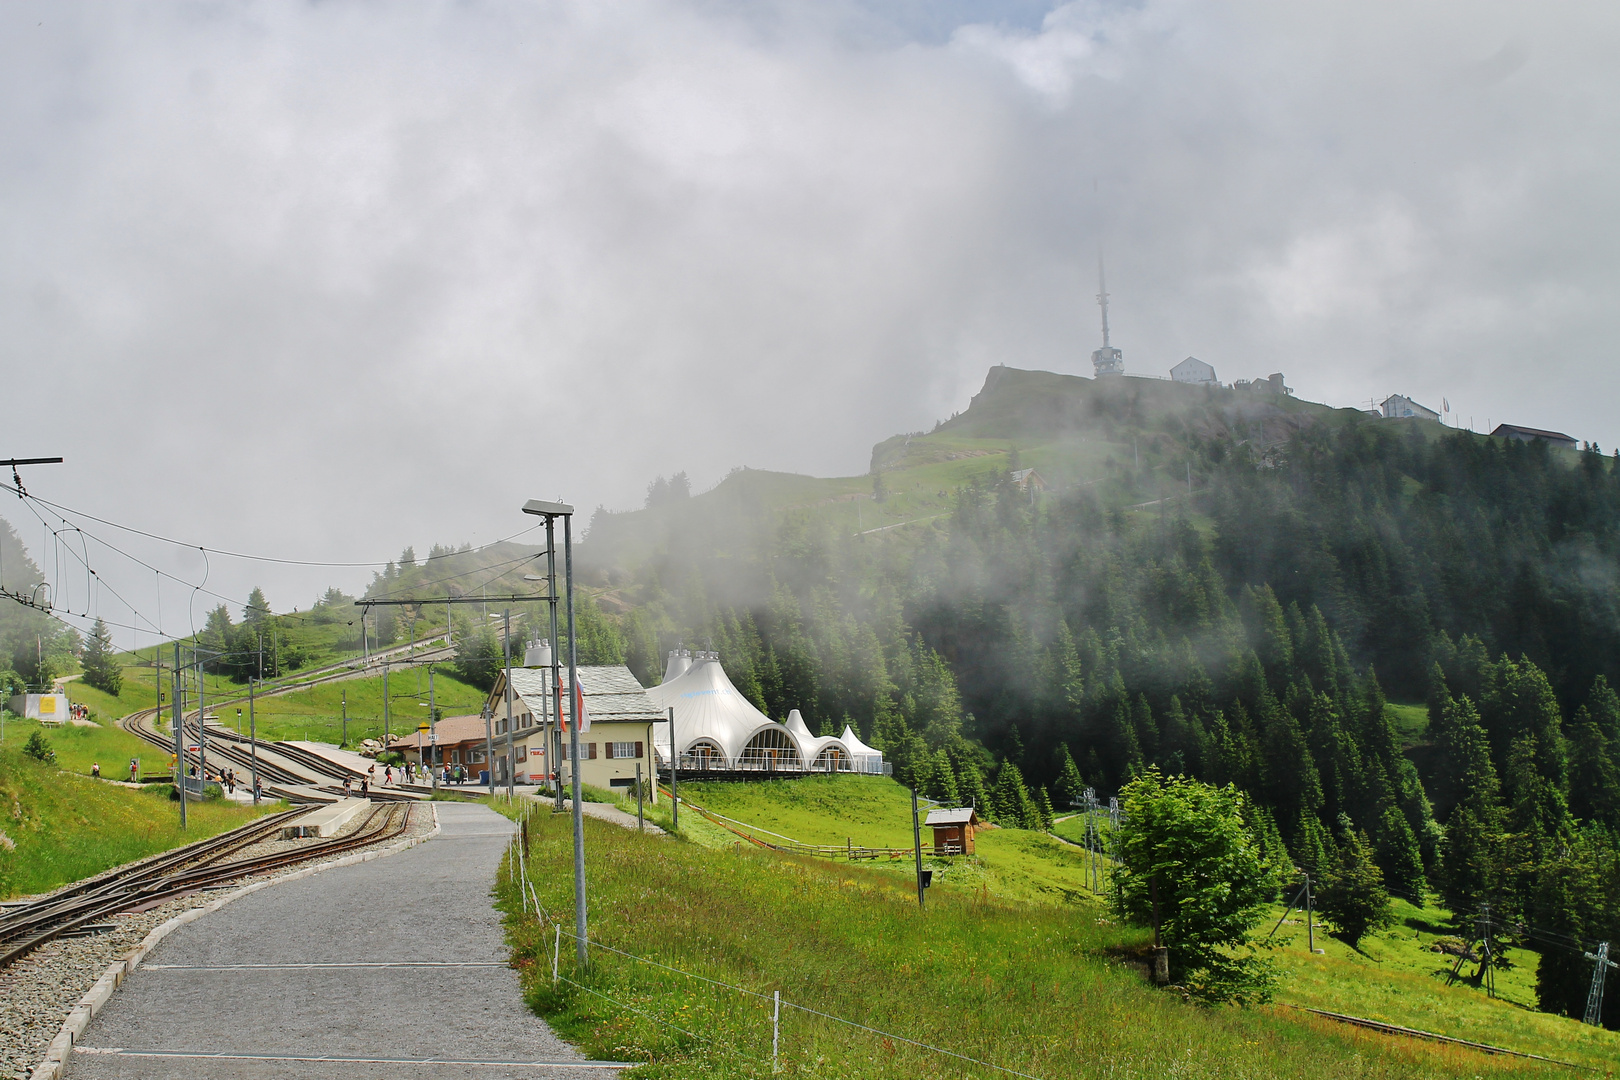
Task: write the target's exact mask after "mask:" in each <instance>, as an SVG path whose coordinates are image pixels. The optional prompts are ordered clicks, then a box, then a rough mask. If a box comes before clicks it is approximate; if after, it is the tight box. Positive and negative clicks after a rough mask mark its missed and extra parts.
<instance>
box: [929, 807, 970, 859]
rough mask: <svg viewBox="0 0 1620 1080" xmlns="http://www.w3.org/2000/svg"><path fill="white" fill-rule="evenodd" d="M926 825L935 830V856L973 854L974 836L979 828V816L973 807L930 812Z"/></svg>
mask: <svg viewBox="0 0 1620 1080" xmlns="http://www.w3.org/2000/svg"><path fill="white" fill-rule="evenodd" d="M924 824H926V825H927V826H928V827H929V828H930V829H933V830H934V854H935V855H971V854H973V834H974V832H975V831H976V830H977V829H978V827H979V815H978V814H976V813H974V812H973V808H972V807H971V806H964V807H960V808H958V809H955V810H930V811H928V819H927V820H926V821H925V822H924Z"/></svg>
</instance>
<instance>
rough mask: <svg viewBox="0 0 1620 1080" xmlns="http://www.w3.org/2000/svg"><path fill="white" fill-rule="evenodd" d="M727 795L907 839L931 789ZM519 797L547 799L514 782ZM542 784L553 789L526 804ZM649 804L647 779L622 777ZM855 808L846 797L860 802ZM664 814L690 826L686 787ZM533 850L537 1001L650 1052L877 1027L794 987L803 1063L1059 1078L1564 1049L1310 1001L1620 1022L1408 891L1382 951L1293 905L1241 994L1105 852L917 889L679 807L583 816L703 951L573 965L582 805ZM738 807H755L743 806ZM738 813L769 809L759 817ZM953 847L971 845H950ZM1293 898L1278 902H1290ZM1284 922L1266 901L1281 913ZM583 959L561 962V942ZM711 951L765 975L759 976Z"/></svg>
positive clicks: (744, 1073)
mask: <svg viewBox="0 0 1620 1080" xmlns="http://www.w3.org/2000/svg"><path fill="white" fill-rule="evenodd" d="M681 793H682V795H683V797H685V798H690V799H691V800H692V801H693V802H694V803H697V804H698V805H701V806H703V807H705V808H706V809H709V810H711V811H713V812H715V813H718V814H724V815H726V816H727V817H729V818H734V819H736V820H737V821H740V822H747V823H748V825H750V826H753V829H752V830H751V831H753V833H754V834H755V835H762V832H761V830H767V829H768V830H770V831H773V832H777V833H780V834H782V835H784V836H790V837H792V838H793V839H795V840H798V841H801V842H806V843H836V842H840V841H847V840H849V839H853V841H854V842H855V843H856V844H860V843H862V842H863V841H864V842H866V843H868V844H871V845H873V846H880V845H883V844H887V843H890V842H893V841H899V840H903V841H906V842H909V839H910V835H909V834H910V797H909V794H908V793H907V792H906V791H905V790H904V789H903V788H901V787H900V786H899V785H897V784H894V783H893V782H892V781H886V780H882V779H880V778H869V777H831V778H823V777H818V778H810V779H806V780H798V781H771V782H765V783H754V784H713V783H710V784H695V783H694V784H682V785H681ZM495 802H496V805H497V809H500V810H502V812H505V813H508V814H515V813H519V812H521V809H522V807H523V805H524V803H525V800H521V799H520V800H517V802H516V803H515V804H514V803H508V802H507V801H506V800H504V799H498V800H496V801H495ZM530 805H532V804H530ZM619 805H620V806H621V808H627V809H629V810H630V811H631V812H634V809H635V803H634V800H633V799H632V800H628V801H625V800H620V802H619ZM845 811H847V812H848V814H849V818H848V819H847V820H845V819H843V818H841V817H840V814H841V813H843V812H845ZM648 820H649V821H653V822H655V823H658V824H661V825H663V826H665V827H666V828H667V827H668V826H669V823H670V822H669V814H668V801H667V800H661V802H660V805H659V806H658V807H657V808H656V809H653V808H651V807H650V806H649V807H648ZM530 823H531V824H530V827H531V837H532V840H531V843H532V845H533V848H532V851H531V854H530V858H529V860H528V863H527V865H528V867H529V871H530V879H531V882H532V885H533V888H534V889H535V890H536V893H537V895H538V897H539V899H540V903H541V905H542V907H543V909H544V912H545V917H544V918H542V919H536V918H535V917H534V914H533V913H532V911H531V912H530V913H528V914H524V913H523V912H522V911H521V907H520V904H519V902H518V898H517V893H516V889H515V887H514V883H513V878H512V873H511V872H512V869H513V868H512V867H510V866H509V867H508V868H507V869H506V870H505V871H503V877H502V879H501V884H500V887H499V890H498V894H499V896H500V897H501V900H500V903H501V906H502V907H503V909H504V910H506V912H507V913H508V917H509V934H510V939H511V943H512V947H513V956H514V963H515V964H516V965H517V966H518V967H519V969H520V970H521V971H522V972H523V980H524V987H525V993H526V995H527V997H528V1000H529V1001H530V1003H531V1004H532V1005H533V1007H534V1008H535V1009H536V1010H537V1011H538V1012H539V1013H540V1014H541V1015H543V1016H545V1017H546V1018H547V1019H548V1021H550V1022H551V1023H553V1024H554V1025H555V1026H556V1027H557V1028H558V1030H559V1032H560V1033H562V1034H563V1035H564V1036H565V1037H567V1038H569V1039H571V1040H576V1041H578V1042H580V1043H581V1044H582V1045H583V1046H584V1047H585V1048H586V1050H587V1052H589V1053H591V1054H593V1055H594V1056H598V1057H611V1058H615V1059H617V1060H635V1061H643V1062H646V1063H647V1064H645V1065H643V1066H642V1067H641V1068H640V1069H638V1070H636V1071H634V1072H632V1073H631V1074H630V1075H631V1076H634V1077H638V1078H641V1077H689V1076H715V1077H755V1076H759V1077H763V1076H767V1075H771V1054H770V1051H771V1044H770V1040H771V1023H770V1008H771V1000H770V995H771V994H772V993H773V992H775V991H780V992H781V994H782V997H783V1000H784V1002H787V1003H791V1005H794V1006H807V1007H810V1008H813V1009H816V1010H819V1011H821V1012H825V1013H830V1014H833V1015H835V1016H838V1017H842V1018H844V1019H847V1020H852V1021H856V1022H858V1023H860V1024H864V1025H867V1026H869V1027H872V1028H877V1029H880V1031H881V1032H883V1033H885V1034H872V1033H870V1032H864V1031H861V1030H859V1029H857V1028H854V1027H850V1026H848V1025H845V1024H842V1023H838V1022H835V1021H832V1020H828V1019H825V1018H819V1017H816V1016H814V1015H811V1014H809V1013H806V1012H803V1011H802V1010H800V1009H797V1008H791V1007H785V1008H784V1011H783V1022H782V1027H781V1032H780V1039H781V1043H780V1059H779V1064H780V1066H781V1069H782V1073H781V1075H802V1076H814V1077H890V1076H893V1077H916V1076H928V1077H946V1076H951V1077H955V1076H961V1077H978V1076H986V1077H988V1076H995V1075H1006V1074H1004V1073H1001V1074H998V1073H996V1072H994V1071H993V1070H989V1069H986V1068H984V1067H982V1066H979V1065H973V1064H970V1063H967V1062H964V1061H962V1060H960V1059H957V1058H951V1057H948V1056H944V1055H941V1054H938V1053H935V1052H931V1051H925V1050H921V1049H918V1048H917V1047H914V1046H910V1045H909V1044H907V1043H905V1042H903V1041H900V1040H899V1039H897V1038H895V1036H901V1037H904V1038H906V1039H914V1040H917V1041H920V1042H924V1043H928V1044H931V1045H933V1046H936V1047H940V1048H944V1049H949V1050H953V1051H956V1052H957V1053H960V1054H965V1055H967V1056H969V1057H973V1058H977V1059H980V1060H982V1061H988V1062H991V1063H994V1064H996V1065H999V1066H1002V1067H1004V1068H1009V1069H1014V1070H1017V1071H1019V1072H1022V1073H1026V1074H1028V1075H1031V1076H1036V1077H1041V1078H1056V1077H1130V1076H1141V1077H1157V1076H1175V1077H1210V1078H1226V1077H1245V1078H1247V1077H1255V1078H1258V1077H1295V1076H1298V1077H1307V1076H1308V1077H1321V1076H1331V1077H1380V1078H1383V1077H1389V1078H1395V1077H1401V1078H1405V1077H1491V1076H1509V1075H1526V1074H1543V1073H1548V1072H1557V1073H1560V1074H1563V1073H1567V1072H1568V1070H1567V1069H1564V1068H1561V1067H1557V1066H1552V1065H1546V1064H1542V1063H1537V1062H1534V1061H1529V1060H1525V1059H1516V1058H1508V1057H1495V1056H1488V1055H1484V1054H1481V1053H1478V1052H1475V1051H1471V1050H1467V1049H1463V1048H1458V1047H1448V1046H1444V1045H1441V1044H1435V1043H1429V1042H1423V1041H1416V1040H1408V1039H1400V1038H1391V1037H1388V1036H1383V1035H1377V1034H1373V1033H1370V1032H1366V1031H1363V1030H1361V1029H1356V1028H1351V1027H1347V1026H1344V1025H1341V1024H1338V1023H1335V1022H1332V1021H1328V1020H1325V1019H1321V1018H1318V1017H1315V1016H1313V1015H1311V1014H1308V1013H1304V1012H1301V1011H1299V1010H1298V1009H1296V1008H1292V1007H1290V1006H1307V1007H1312V1008H1320V1009H1324V1010H1328V1011H1333V1012H1345V1013H1350V1014H1353V1015H1358V1016H1369V1017H1373V1018H1376V1019H1382V1020H1386V1021H1389V1022H1392V1023H1397V1024H1402V1025H1405V1026H1410V1027H1417V1028H1421V1029H1425V1030H1430V1031H1436V1032H1440V1033H1444V1034H1450V1035H1454V1036H1457V1037H1459V1038H1466V1039H1471V1040H1475V1041H1480V1042H1485V1043H1491V1044H1494V1045H1500V1046H1507V1047H1510V1048H1514V1049H1519V1050H1522V1051H1525V1052H1529V1053H1537V1054H1543V1055H1546V1056H1548V1057H1554V1058H1559V1059H1562V1060H1567V1061H1573V1062H1577V1063H1580V1064H1584V1065H1587V1066H1590V1067H1593V1068H1598V1069H1600V1070H1602V1069H1605V1068H1612V1066H1613V1063H1614V1062H1615V1061H1617V1060H1620V1035H1617V1034H1616V1033H1614V1032H1606V1031H1601V1030H1597V1029H1592V1028H1586V1027H1584V1026H1582V1025H1580V1024H1578V1023H1575V1022H1573V1021H1571V1020H1568V1019H1564V1018H1559V1017H1553V1016H1548V1015H1546V1014H1540V1013H1535V1012H1533V1011H1531V1010H1530V1009H1529V1008H1528V1007H1527V1006H1528V1003H1529V1002H1530V1001H1531V1000H1533V996H1532V995H1531V993H1530V990H1529V987H1530V986H1531V984H1532V983H1533V980H1534V960H1535V955H1534V954H1531V953H1516V954H1515V955H1516V956H1517V958H1518V960H1519V962H1520V966H1519V967H1518V968H1516V969H1515V970H1513V971H1509V972H1504V973H1502V974H1501V975H1500V976H1499V978H1498V992H1499V994H1500V995H1501V996H1500V997H1499V998H1498V999H1497V1000H1491V999H1489V998H1487V997H1486V996H1485V995H1484V994H1483V993H1482V992H1481V991H1480V990H1478V989H1476V988H1474V987H1472V986H1468V985H1466V984H1459V985H1457V986H1452V987H1447V986H1446V985H1445V979H1444V977H1443V976H1444V970H1445V967H1446V965H1445V961H1446V959H1447V958H1446V957H1443V956H1442V955H1441V954H1438V953H1434V952H1432V951H1430V950H1431V947H1432V945H1433V942H1434V940H1435V939H1436V938H1437V937H1438V936H1441V935H1443V934H1444V933H1445V932H1446V931H1445V928H1444V926H1443V925H1442V923H1443V920H1444V917H1445V913H1444V912H1442V911H1439V910H1437V909H1435V908H1432V907H1430V908H1424V909H1418V908H1414V907H1411V906H1410V905H1405V904H1404V903H1398V904H1397V913H1398V915H1399V917H1400V920H1399V923H1398V925H1397V926H1396V927H1394V928H1393V929H1391V930H1390V931H1388V932H1387V933H1384V934H1379V935H1374V936H1372V937H1369V938H1368V939H1366V940H1364V941H1363V942H1362V949H1361V951H1359V952H1358V951H1356V950H1353V949H1350V948H1348V947H1347V946H1345V945H1344V944H1343V943H1341V942H1339V941H1337V940H1336V939H1333V938H1331V937H1329V936H1327V935H1326V934H1325V933H1323V932H1322V930H1321V929H1320V927H1319V928H1318V931H1317V936H1316V945H1317V947H1318V948H1321V949H1323V950H1324V953H1325V955H1312V954H1309V953H1307V952H1306V949H1305V942H1304V925H1303V920H1302V919H1300V918H1299V917H1297V916H1296V917H1295V918H1293V919H1290V920H1289V922H1288V923H1286V924H1285V925H1284V926H1283V927H1282V929H1281V930H1280V931H1279V932H1278V934H1277V938H1276V943H1277V944H1278V946H1279V947H1278V948H1277V949H1276V950H1275V951H1274V952H1272V953H1271V956H1272V957H1273V958H1274V960H1275V962H1276V963H1277V964H1278V967H1279V971H1280V974H1281V981H1280V984H1279V993H1278V998H1277V1002H1276V1003H1275V1004H1273V1005H1270V1006H1265V1007H1258V1008H1251V1009H1238V1008H1214V1009H1212V1008H1208V1007H1204V1006H1199V1005H1195V1004H1191V1003H1189V1002H1187V1001H1185V1000H1183V998H1182V997H1181V995H1180V994H1178V993H1176V992H1175V991H1174V990H1158V989H1155V988H1153V987H1152V986H1150V985H1149V984H1148V983H1147V981H1146V980H1145V978H1144V976H1143V973H1142V970H1141V968H1140V966H1139V964H1138V963H1137V961H1136V955H1137V953H1138V952H1139V951H1140V950H1141V949H1142V948H1143V947H1144V945H1145V944H1146V938H1145V934H1144V932H1143V931H1141V930H1139V929H1136V928H1132V927H1126V926H1120V925H1117V924H1116V923H1115V921H1114V920H1113V919H1112V918H1110V917H1109V915H1108V914H1107V912H1106V911H1105V909H1104V908H1103V907H1102V906H1101V905H1100V904H1098V903H1097V902H1096V901H1095V900H1094V899H1092V898H1091V897H1090V892H1089V888H1087V887H1086V885H1087V884H1089V882H1088V880H1087V873H1086V871H1087V868H1086V866H1085V861H1084V854H1083V852H1080V851H1079V850H1078V849H1076V848H1074V847H1073V846H1072V845H1064V844H1062V843H1061V842H1060V841H1057V840H1055V839H1053V838H1052V837H1049V836H1046V835H1044V834H1040V833H1032V832H1025V831H1021V830H1014V829H1001V830H990V831H987V832H985V833H982V834H980V836H979V844H978V857H977V858H975V859H956V860H949V861H947V860H937V861H931V865H934V866H935V867H936V875H935V882H936V884H935V886H934V887H933V888H931V889H930V890H929V891H928V894H927V907H926V910H925V911H921V912H919V910H918V907H917V902H916V896H915V891H914V885H913V879H912V876H911V866H910V864H909V860H897V861H895V862H892V863H891V862H890V861H889V860H880V861H879V862H877V863H875V864H872V863H854V864H851V863H848V862H845V861H842V860H830V859H819V858H812V857H805V856H794V855H784V854H782V853H779V852H773V851H769V850H766V849H762V848H759V847H757V846H755V845H752V844H749V843H747V842H745V841H743V840H742V839H741V838H740V837H739V836H738V835H737V834H736V833H735V832H731V831H727V830H725V829H721V828H720V827H719V826H717V825H715V824H714V823H713V822H711V821H709V820H707V819H704V818H702V817H700V816H699V815H697V814H696V813H694V812H692V810H691V808H690V807H684V808H683V810H682V829H681V832H680V834H679V835H677V836H674V837H652V836H640V835H637V834H636V833H635V832H634V830H627V829H622V828H618V827H616V826H613V825H609V824H606V823H602V822H598V821H595V820H593V819H589V818H587V819H586V822H585V827H586V851H587V876H588V880H589V885H590V896H591V901H590V904H591V907H590V922H591V938H592V940H593V941H594V942H599V943H601V945H603V946H610V947H611V948H612V949H617V950H621V951H622V952H625V953H630V954H634V955H635V956H638V957H642V958H645V959H648V960H653V961H656V962H657V963H659V964H663V965H667V966H668V967H671V968H676V969H679V970H680V971H681V972H685V973H688V974H685V975H681V974H675V973H673V972H671V971H668V970H665V969H663V968H659V967H655V966H652V965H649V964H646V963H642V962H638V961H636V960H632V959H629V958H627V957H625V956H622V955H619V954H617V953H615V952H612V951H608V950H607V949H605V948H604V949H598V948H593V950H592V954H591V966H590V968H589V970H588V971H580V970H578V969H576V968H575V966H574V960H573V952H572V944H571V942H570V940H569V938H567V937H566V936H564V937H562V938H560V939H559V938H558V937H557V926H558V925H561V927H562V930H563V932H564V933H565V934H566V933H568V932H570V931H571V928H572V916H571V912H572V892H571V886H570V879H569V875H568V874H567V872H566V867H567V866H568V865H569V864H570V861H571V855H570V852H571V835H570V832H569V826H568V818H567V816H565V815H553V814H551V813H550V812H549V811H548V810H547V808H545V807H543V806H542V807H540V808H538V809H537V811H536V812H535V813H534V815H533V816H532V817H531V818H530ZM734 827H735V828H742V827H741V826H734ZM742 831H750V830H748V829H746V828H743V829H742ZM947 862H949V863H954V864H955V865H954V866H948V865H946V864H947ZM1282 914H1283V912H1282V909H1281V908H1280V907H1279V908H1278V909H1276V911H1274V913H1273V915H1272V916H1271V919H1272V921H1273V922H1275V920H1276V919H1277V918H1278V917H1279V916H1281V915H1282ZM1267 929H1269V926H1263V927H1262V928H1261V933H1264V932H1265V931H1266V930H1267ZM559 941H560V945H561V949H560V967H561V974H562V975H563V976H564V977H565V978H566V979H569V980H573V982H575V983H578V984H579V985H577V986H576V985H571V983H570V982H559V983H557V984H555V985H554V984H553V983H552V981H551V959H552V949H553V946H555V945H557V944H558V943H559ZM689 976H701V977H702V978H704V979H712V980H717V981H719V982H722V983H726V984H729V985H731V986H735V987H741V988H743V989H744V990H747V991H751V992H753V993H756V994H761V995H764V996H763V997H750V996H748V995H747V994H744V993H739V992H738V991H736V990H731V989H724V988H721V987H719V986H716V985H714V984H712V983H706V982H703V981H701V980H700V979H697V978H692V977H689Z"/></svg>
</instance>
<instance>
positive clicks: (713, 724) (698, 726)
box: [647, 650, 883, 773]
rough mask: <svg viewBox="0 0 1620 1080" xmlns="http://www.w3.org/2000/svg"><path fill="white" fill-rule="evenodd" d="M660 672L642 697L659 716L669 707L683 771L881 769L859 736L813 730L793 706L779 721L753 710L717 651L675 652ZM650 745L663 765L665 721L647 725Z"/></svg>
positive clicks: (666, 750) (875, 754)
mask: <svg viewBox="0 0 1620 1080" xmlns="http://www.w3.org/2000/svg"><path fill="white" fill-rule="evenodd" d="M665 672H666V677H665V681H664V682H662V683H660V684H659V685H657V686H653V687H649V688H648V689H647V696H648V697H649V698H651V699H652V701H653V702H654V703H655V704H657V705H658V706H659V707H660V708H661V709H663V710H664V713H665V715H666V716H667V715H668V711H669V710H670V709H671V708H673V709H674V710H675V739H676V742H677V743H678V744H679V745H678V746H677V747H676V748H675V751H678V752H679V755H680V767H681V768H682V769H683V770H685V769H697V770H703V769H719V770H749V771H764V772H803V771H815V772H851V771H859V772H873V773H881V772H882V771H883V755H882V754H881V753H879V752H878V751H876V750H873V749H872V748H871V747H869V746H866V745H865V744H864V743H862V742H861V741H860V740H859V739H856V740H855V742H854V744H853V745H851V744H850V743H849V742H848V741H847V740H848V736H849V735H851V734H852V732H850V731H849V730H848V729H847V728H846V729H845V732H844V737H842V738H835V737H833V736H827V735H824V736H815V735H812V734H811V733H810V728H809V727H808V726H807V725H806V724H805V722H804V718H803V717H802V716H800V715H799V710H797V709H794V710H793V711H792V712H791V713H789V714H788V719H787V723H785V724H779V723H777V722H776V721H774V720H772V719H771V718H770V717H768V716H766V715H765V714H764V713H762V712H760V711H759V709H757V708H756V707H755V706H754V704H753V703H752V702H750V701H749V700H748V699H747V698H745V697H744V696H743V695H742V694H741V693H740V692H739V691H738V690H737V688H736V687H735V686H733V685H732V684H731V680H730V679H729V678H727V677H726V672H725V669H724V668H723V667H721V666H720V654H719V653H713V652H695V653H686V652H685V650H677V651H676V652H672V653H670V654H669V663H668V665H667V666H666V668H665ZM670 673H674V674H673V677H670ZM653 745H654V746H655V747H656V748H657V750H658V756H659V759H660V760H661V761H663V762H664V763H666V764H667V763H668V762H669V761H670V760H671V758H672V757H673V756H674V752H672V749H671V746H670V732H669V722H668V721H667V720H666V721H665V722H663V723H661V724H658V725H656V727H655V728H654V730H653ZM857 747H858V748H859V749H857Z"/></svg>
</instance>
